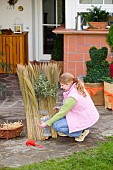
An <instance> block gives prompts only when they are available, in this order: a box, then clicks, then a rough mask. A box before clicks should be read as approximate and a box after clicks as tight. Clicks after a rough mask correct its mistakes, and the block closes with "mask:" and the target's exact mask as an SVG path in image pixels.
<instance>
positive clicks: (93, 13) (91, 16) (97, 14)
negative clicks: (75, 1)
mask: <svg viewBox="0 0 113 170" xmlns="http://www.w3.org/2000/svg"><path fill="white" fill-rule="evenodd" d="M91 7H92V8H87V11H88V12H85V13H83V12H82V13H80V14H81V16H82V18H83V20H84V21H85V22H106V21H108V19H109V18H110V15H109V12H106V10H102V9H101V6H100V7H97V6H94V5H92V6H91Z"/></svg>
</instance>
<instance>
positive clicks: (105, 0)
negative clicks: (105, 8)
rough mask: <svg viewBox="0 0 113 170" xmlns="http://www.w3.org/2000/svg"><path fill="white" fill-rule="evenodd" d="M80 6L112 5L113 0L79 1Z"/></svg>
mask: <svg viewBox="0 0 113 170" xmlns="http://www.w3.org/2000/svg"><path fill="white" fill-rule="evenodd" d="M79 3H80V4H113V0H79Z"/></svg>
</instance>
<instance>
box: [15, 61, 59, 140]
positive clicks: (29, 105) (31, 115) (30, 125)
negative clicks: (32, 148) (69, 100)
mask: <svg viewBox="0 0 113 170" xmlns="http://www.w3.org/2000/svg"><path fill="white" fill-rule="evenodd" d="M40 72H43V73H44V74H45V75H46V76H47V78H48V80H49V81H50V83H53V84H55V83H56V84H58V79H59V75H60V70H59V67H58V66H57V64H54V63H45V64H40V65H37V64H30V63H29V64H28V65H26V66H23V65H17V74H18V77H19V82H20V88H21V92H22V96H23V101H24V106H25V112H26V121H27V133H28V139H34V140H44V139H47V136H45V135H44V130H43V129H40V128H39V127H38V126H37V124H39V123H40V121H41V118H42V117H43V116H44V115H41V114H40V113H39V108H38V102H37V97H36V95H35V91H34V87H33V84H34V82H35V81H36V79H37V78H38V75H39V73H40ZM56 100H57V98H53V97H47V98H46V99H42V100H41V104H40V105H41V106H40V107H41V108H40V109H41V110H47V112H48V113H49V116H50V117H52V116H53V115H54V114H55V111H53V107H54V106H55V105H56ZM50 131H51V136H52V138H57V133H56V132H55V131H54V130H53V128H51V129H50Z"/></svg>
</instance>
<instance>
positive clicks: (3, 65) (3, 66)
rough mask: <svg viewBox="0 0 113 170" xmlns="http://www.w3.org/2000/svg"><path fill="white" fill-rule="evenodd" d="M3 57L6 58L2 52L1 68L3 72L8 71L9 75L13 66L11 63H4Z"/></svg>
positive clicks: (0, 54)
mask: <svg viewBox="0 0 113 170" xmlns="http://www.w3.org/2000/svg"><path fill="white" fill-rule="evenodd" d="M3 57H4V53H3V52H0V59H1V60H0V68H1V69H2V70H4V71H6V72H7V73H11V72H12V68H13V65H12V64H10V63H6V62H3Z"/></svg>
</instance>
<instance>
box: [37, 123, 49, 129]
mask: <svg viewBox="0 0 113 170" xmlns="http://www.w3.org/2000/svg"><path fill="white" fill-rule="evenodd" d="M38 126H39V127H40V128H45V127H46V126H47V124H46V122H41V124H39V125H38Z"/></svg>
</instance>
